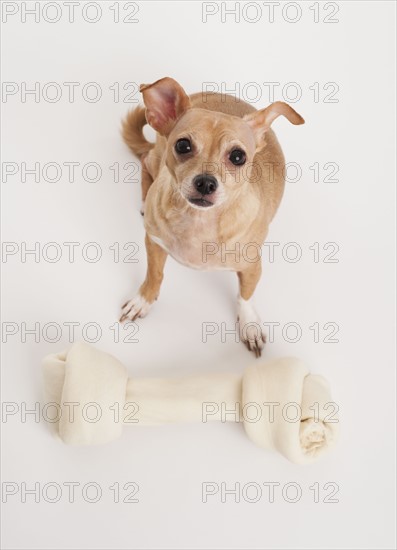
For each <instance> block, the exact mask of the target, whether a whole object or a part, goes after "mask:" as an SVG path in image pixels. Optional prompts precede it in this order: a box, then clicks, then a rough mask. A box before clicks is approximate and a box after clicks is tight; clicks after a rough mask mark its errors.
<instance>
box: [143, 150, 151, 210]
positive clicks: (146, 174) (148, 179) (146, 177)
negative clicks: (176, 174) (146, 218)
mask: <svg viewBox="0 0 397 550" xmlns="http://www.w3.org/2000/svg"><path fill="white" fill-rule="evenodd" d="M149 154H150V153H149ZM146 157H147V155H144V156H142V157H141V164H142V176H141V187H142V205H141V214H142V216H143V215H144V214H145V200H146V195H147V192H148V191H149V187H150V186H151V185H152V183H153V178H152V176H151V175H150V172H149V170H148V168H147V166H146Z"/></svg>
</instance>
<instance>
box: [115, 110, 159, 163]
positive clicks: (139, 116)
mask: <svg viewBox="0 0 397 550" xmlns="http://www.w3.org/2000/svg"><path fill="white" fill-rule="evenodd" d="M146 124H147V122H146V116H145V107H141V106H139V107H136V108H135V109H134V110H133V111H130V112H129V113H128V115H127V116H126V117H125V119H124V120H123V123H122V135H123V139H124V141H125V142H126V144H127V145H128V147H129V148H130V149H131V151H132V152H133V153H134V154H135V155H137V156H138V157H139V158H141V157H142V155H144V154H146V153H148V152H149V151H150V150H151V149H153V147H154V143H151V142H150V141H147V139H146V138H145V136H144V135H143V131H142V130H143V127H144V126H145V125H146Z"/></svg>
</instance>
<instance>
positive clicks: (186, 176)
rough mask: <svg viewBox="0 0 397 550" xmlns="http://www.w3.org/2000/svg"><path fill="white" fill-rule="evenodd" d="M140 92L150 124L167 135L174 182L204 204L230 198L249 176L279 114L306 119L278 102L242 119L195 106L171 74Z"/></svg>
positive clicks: (192, 201) (298, 121)
mask: <svg viewBox="0 0 397 550" xmlns="http://www.w3.org/2000/svg"><path fill="white" fill-rule="evenodd" d="M140 91H141V92H142V94H143V100H144V103H145V106H146V119H147V122H148V124H150V126H151V127H152V128H154V129H155V130H156V131H157V132H159V134H161V135H162V136H164V137H166V138H167V153H166V164H167V167H168V169H169V171H170V172H171V174H172V176H173V179H174V181H175V184H176V185H177V187H178V189H179V191H180V193H181V194H182V196H183V197H184V198H185V200H186V201H188V202H189V204H190V205H191V206H192V207H195V208H200V209H202V208H208V207H213V206H216V205H219V204H222V203H223V202H225V201H227V200H229V199H230V198H231V197H233V195H234V194H235V193H236V192H238V190H239V189H240V188H241V186H242V185H243V183H244V182H246V181H249V180H250V177H251V173H252V169H253V166H254V165H253V160H254V156H255V154H256V153H257V152H258V151H259V150H260V149H261V148H263V147H264V145H265V134H266V132H267V130H268V129H269V128H270V125H271V124H272V122H273V121H274V120H275V119H276V118H277V117H278V116H280V115H284V116H285V117H286V118H287V119H288V120H289V121H290V122H291V123H292V124H303V122H304V120H303V118H302V117H301V116H300V115H298V113H296V112H295V111H294V110H293V109H292V107H290V106H289V105H287V104H286V103H283V102H280V101H277V102H276V103H273V104H272V105H270V106H269V107H267V108H266V109H262V110H261V111H254V112H253V113H250V114H249V115H246V116H244V117H243V118H240V117H237V116H232V115H227V114H224V113H220V112H216V111H210V110H206V109H200V108H195V107H192V105H191V103H190V99H189V97H188V96H187V94H186V93H185V91H184V90H183V88H182V87H181V86H180V85H179V84H178V82H176V81H175V80H173V79H172V78H162V79H161V80H158V81H157V82H154V83H153V84H148V85H142V86H141V87H140Z"/></svg>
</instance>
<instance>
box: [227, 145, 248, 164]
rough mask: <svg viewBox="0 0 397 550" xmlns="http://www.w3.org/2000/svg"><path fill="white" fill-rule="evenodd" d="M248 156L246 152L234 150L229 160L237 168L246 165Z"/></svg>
mask: <svg viewBox="0 0 397 550" xmlns="http://www.w3.org/2000/svg"><path fill="white" fill-rule="evenodd" d="M246 158H247V157H246V156H245V153H244V151H242V150H241V149H233V151H232V152H231V153H230V155H229V160H230V162H231V163H232V164H234V165H235V166H241V165H242V164H245V161H246Z"/></svg>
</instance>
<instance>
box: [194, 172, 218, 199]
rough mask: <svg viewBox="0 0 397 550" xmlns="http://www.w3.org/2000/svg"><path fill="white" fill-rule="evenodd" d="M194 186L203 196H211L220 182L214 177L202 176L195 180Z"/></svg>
mask: <svg viewBox="0 0 397 550" xmlns="http://www.w3.org/2000/svg"><path fill="white" fill-rule="evenodd" d="M193 185H194V187H195V189H196V190H197V191H198V192H199V193H201V194H202V195H211V193H213V192H214V191H215V190H216V188H217V187H218V182H217V181H216V178H214V176H210V175H209V174H200V175H198V176H196V177H195V178H194V180H193Z"/></svg>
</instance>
